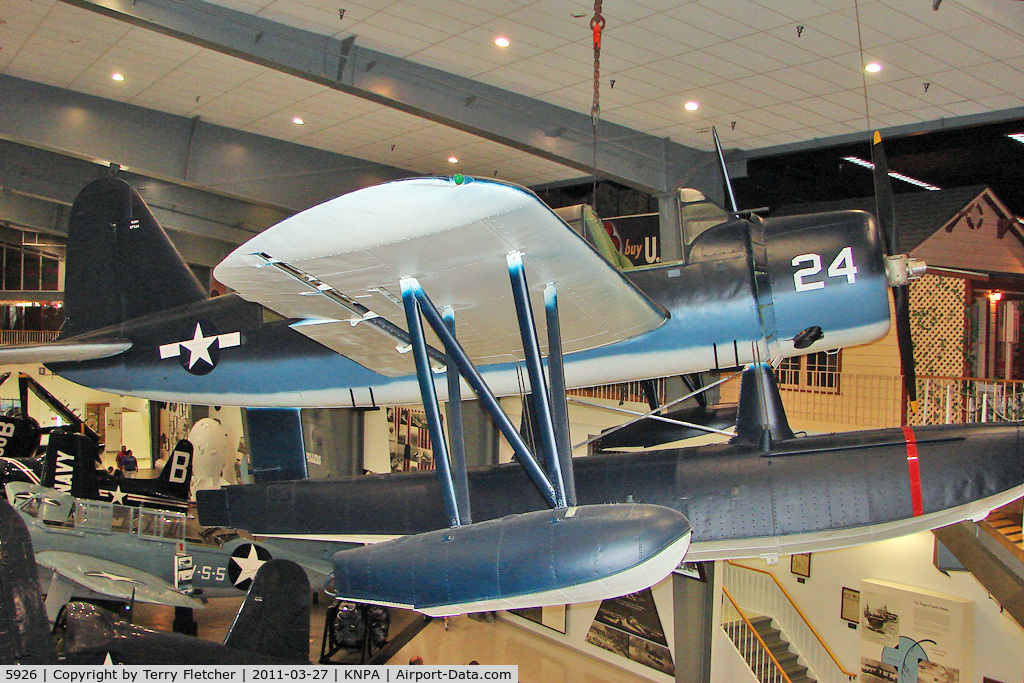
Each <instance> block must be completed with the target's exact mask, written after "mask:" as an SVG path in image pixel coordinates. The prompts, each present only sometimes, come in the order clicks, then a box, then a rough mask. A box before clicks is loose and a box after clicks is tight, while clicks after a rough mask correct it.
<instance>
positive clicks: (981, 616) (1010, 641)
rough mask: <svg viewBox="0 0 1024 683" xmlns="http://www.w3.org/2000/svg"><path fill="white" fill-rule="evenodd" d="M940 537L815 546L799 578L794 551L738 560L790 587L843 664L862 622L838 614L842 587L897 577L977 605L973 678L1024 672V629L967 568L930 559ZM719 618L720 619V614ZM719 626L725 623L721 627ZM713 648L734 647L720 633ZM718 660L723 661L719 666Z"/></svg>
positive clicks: (848, 663)
mask: <svg viewBox="0 0 1024 683" xmlns="http://www.w3.org/2000/svg"><path fill="white" fill-rule="evenodd" d="M934 539H935V537H934V536H933V535H932V534H931V532H924V533H919V534H913V535H910V536H904V537H902V538H897V539H893V540H891V541H883V542H881V543H872V544H868V545H863V546H857V547H854V548H849V549H846V550H833V551H828V552H820V553H813V554H812V556H811V576H810V578H808V579H807V582H806V583H802V584H801V583H799V582H797V577H796V575H794V574H793V573H791V572H790V564H789V557H783V558H781V559H780V561H779V563H778V564H775V565H768V564H767V563H766V562H765V561H763V560H743V561H742V562H740V564H744V565H747V566H751V567H757V568H758V569H767V570H768V571H771V572H772V573H773V574H775V576H776V577H778V579H779V580H780V581H781V582H782V585H783V586H785V587H786V590H787V591H789V593H790V594H791V595H792V596H793V599H794V600H795V601H796V603H797V605H799V607H800V609H801V610H803V611H804V613H805V614H806V615H807V617H808V619H809V620H810V622H811V624H813V625H814V628H815V629H817V630H818V632H819V633H820V634H821V636H822V638H823V639H824V640H825V642H826V643H828V645H829V647H831V648H832V649H833V651H834V652H835V653H836V656H837V658H838V659H839V661H840V662H841V663H842V664H843V666H844V667H845V668H846V669H847V670H850V671H859V659H860V636H861V634H860V628H862V627H860V626H858V627H857V628H856V629H851V628H850V627H849V626H848V623H849V622H846V621H844V620H843V619H841V618H840V613H839V610H840V604H841V599H842V590H843V587H844V586H845V587H847V588H853V589H855V590H858V591H859V590H860V582H861V580H862V579H882V580H885V581H895V582H897V583H902V584H906V585H908V586H914V587H919V588H924V589H927V590H932V591H938V592H940V593H947V594H949V595H954V596H958V597H962V598H966V599H969V600H971V601H972V602H973V604H974V677H973V680H975V681H980V680H982V679H983V677H987V678H991V679H993V680H996V681H1020V680H1022V679H1024V661H1022V658H1021V653H1022V652H1024V629H1022V628H1021V627H1020V626H1019V625H1017V623H1016V622H1014V621H1013V620H1012V619H1011V618H1010V617H1009V616H1008V615H1006V614H1004V613H1001V611H1000V608H999V605H998V604H997V603H996V602H995V601H994V600H992V599H991V598H990V597H989V594H988V592H987V591H986V590H985V589H984V588H983V587H982V586H981V584H980V583H978V581H977V580H976V579H975V578H974V576H973V575H971V574H970V573H968V572H950V573H949V575H946V574H943V573H942V572H940V571H939V570H938V569H936V568H935V567H934V566H933V565H932V552H933V548H934ZM716 623H717V621H716ZM716 630H720V629H716ZM716 647H724V648H731V645H730V644H729V642H728V640H726V639H721V638H719V639H718V640H717V641H716ZM725 654H727V653H722V654H720V656H718V657H715V658H714V660H713V662H712V680H714V681H718V680H733V679H731V678H729V677H728V676H729V672H728V670H727V669H726V668H725V667H726V666H728V665H730V661H729V660H730V659H731V658H728V657H726V656H725ZM716 667H718V668H717V669H716Z"/></svg>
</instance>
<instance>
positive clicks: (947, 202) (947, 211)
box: [771, 185, 991, 253]
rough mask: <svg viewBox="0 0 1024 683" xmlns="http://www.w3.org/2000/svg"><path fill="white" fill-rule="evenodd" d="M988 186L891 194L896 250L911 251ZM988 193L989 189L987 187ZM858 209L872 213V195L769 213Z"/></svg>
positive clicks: (801, 205) (810, 204) (781, 214)
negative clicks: (896, 237) (895, 231)
mask: <svg viewBox="0 0 1024 683" xmlns="http://www.w3.org/2000/svg"><path fill="white" fill-rule="evenodd" d="M985 190H988V187H987V186H985V185H972V186H970V187H953V188H949V189H946V190H934V191H929V192H905V193H903V194H895V195H893V205H894V207H895V209H896V229H897V232H898V237H899V250H900V251H901V252H905V253H910V252H912V251H913V250H914V249H916V248H917V247H919V246H920V245H921V244H922V243H923V242H924V241H925V240H926V239H928V238H929V237H931V236H932V235H934V234H935V233H936V232H937V231H938V230H940V229H941V228H942V227H943V226H944V225H946V223H948V222H949V221H951V220H952V219H953V218H955V217H956V215H957V214H958V213H959V212H960V211H962V210H963V209H965V208H966V207H967V206H969V205H970V204H971V203H973V202H974V200H976V199H977V198H978V197H979V196H980V195H981V194H982V193H983V192H984V191H985ZM989 191H990V192H991V190H989ZM849 209H859V210H861V211H867V212H868V213H870V214H871V215H873V216H874V215H875V198H874V197H858V198H856V199H840V200H836V201H830V202H812V203H809V204H790V205H788V206H783V207H781V208H779V209H777V210H775V211H773V212H772V213H771V215H772V216H792V215H794V214H804V213H819V212H823V211H844V210H849Z"/></svg>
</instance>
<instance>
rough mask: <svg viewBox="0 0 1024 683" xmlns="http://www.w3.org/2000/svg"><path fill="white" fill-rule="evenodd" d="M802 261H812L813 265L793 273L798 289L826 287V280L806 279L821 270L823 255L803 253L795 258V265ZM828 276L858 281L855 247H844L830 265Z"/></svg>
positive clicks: (805, 290)
mask: <svg viewBox="0 0 1024 683" xmlns="http://www.w3.org/2000/svg"><path fill="white" fill-rule="evenodd" d="M801 263H810V264H811V265H809V266H807V267H806V268H801V269H800V270H798V271H796V272H795V273H793V284H794V285H796V291H798V292H808V291H810V290H812V289H822V288H824V286H825V281H824V280H813V281H811V282H807V281H806V280H805V279H804V278H809V277H814V276H815V275H817V274H818V273H820V272H821V257H820V256H818V255H817V254H801V255H800V256H796V257H794V258H793V265H794V266H798V265H800V264H801ZM828 276H829V277H845V278H846V281H847V282H849V283H850V284H851V285H852V284H853V283H855V282H856V281H857V266H855V265H853V247H843V249H842V251H840V252H839V254H838V255H837V256H836V257H835V259H834V260H833V261H832V264H831V265H830V266H829V267H828Z"/></svg>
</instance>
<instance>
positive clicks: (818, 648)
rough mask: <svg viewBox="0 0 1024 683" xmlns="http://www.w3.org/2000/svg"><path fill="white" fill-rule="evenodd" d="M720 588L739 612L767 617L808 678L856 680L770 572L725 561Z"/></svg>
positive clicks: (834, 682)
mask: <svg viewBox="0 0 1024 683" xmlns="http://www.w3.org/2000/svg"><path fill="white" fill-rule="evenodd" d="M723 566H724V568H725V572H724V577H723V585H724V586H725V587H726V588H728V590H729V592H730V594H731V595H732V597H733V599H735V601H736V603H737V604H738V605H739V606H740V607H742V608H743V609H746V610H750V611H752V612H756V613H758V614H763V615H765V616H770V617H771V618H772V620H773V623H774V625H775V626H776V628H778V629H779V630H780V631H782V633H783V635H784V636H785V638H786V640H788V641H789V642H790V643H791V644H792V645H793V648H794V649H795V650H796V652H797V653H798V654H799V656H800V661H801V662H802V663H803V664H804V665H805V666H806V667H807V669H808V671H809V672H810V675H811V676H813V677H814V678H816V679H817V680H818V681H821V682H822V683H848V681H850V680H853V679H854V678H856V677H857V675H856V674H855V673H853V672H852V671H849V670H848V669H846V668H845V667H844V666H843V665H842V664H840V663H839V660H838V659H837V658H836V656H835V654H834V653H833V652H832V649H831V648H830V647H829V646H828V645H826V644H825V641H824V640H822V638H821V636H820V635H819V634H818V632H817V630H816V629H815V628H814V627H813V626H812V625H811V623H810V621H808V620H807V617H806V616H805V615H804V613H803V611H802V610H801V609H800V608H799V607H798V606H797V605H796V603H795V602H794V601H793V598H792V597H791V596H790V595H789V592H788V591H786V589H785V588H783V587H782V584H781V583H779V581H778V579H777V578H775V575H774V574H772V573H771V572H768V571H765V570H763V569H754V568H752V567H746V566H744V565H741V564H736V563H735V562H732V561H731V560H730V561H727V562H726V563H725V564H724V565H723Z"/></svg>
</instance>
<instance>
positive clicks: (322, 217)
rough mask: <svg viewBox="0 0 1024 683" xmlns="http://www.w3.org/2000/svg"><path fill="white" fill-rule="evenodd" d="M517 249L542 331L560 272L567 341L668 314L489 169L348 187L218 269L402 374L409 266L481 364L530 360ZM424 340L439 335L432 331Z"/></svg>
mask: <svg viewBox="0 0 1024 683" xmlns="http://www.w3.org/2000/svg"><path fill="white" fill-rule="evenodd" d="M513 251H519V252H521V253H522V254H523V262H524V265H525V269H526V277H527V280H528V282H529V284H530V289H531V299H532V305H533V308H534V317H535V319H536V320H537V324H538V327H539V328H540V329H539V332H540V337H541V339H542V340H543V339H545V334H544V303H543V302H544V298H543V295H542V292H543V290H544V287H545V285H547V284H548V283H555V284H556V286H557V292H558V305H559V318H560V323H561V336H562V344H563V350H564V352H566V353H569V352H573V351H581V350H584V349H590V348H595V347H599V346H604V345H607V344H612V343H614V342H617V341H621V340H624V339H628V338H630V337H633V336H636V335H638V334H642V333H644V332H647V331H649V330H652V329H654V328H656V327H658V326H659V325H661V324H662V323H663V322H664V321H665V320H666V319H667V316H668V313H667V311H665V309H663V308H662V307H660V306H659V305H658V304H655V303H654V302H652V301H651V300H650V299H648V298H647V296H646V295H645V294H643V292H641V291H640V290H639V289H637V288H636V287H635V286H634V285H633V284H632V283H631V282H629V281H628V280H627V279H626V278H625V277H624V276H623V275H622V274H621V273H620V272H619V271H618V270H617V269H616V268H615V267H613V266H612V265H611V264H609V263H608V261H606V260H605V259H604V258H602V257H601V256H600V255H599V254H598V253H597V252H596V251H595V250H594V249H593V248H592V247H591V246H590V245H589V244H588V243H587V242H586V241H585V240H584V239H583V238H581V237H580V236H579V235H577V234H576V233H575V232H574V231H573V230H572V228H570V227H569V226H568V225H567V224H566V223H565V222H563V221H562V220H561V219H560V218H558V216H556V215H555V214H554V213H553V212H552V211H551V209H549V208H548V207H547V205H545V204H544V203H543V202H542V201H540V199H538V198H537V196H536V195H534V194H533V193H532V192H530V191H529V190H527V189H525V188H522V187H518V186H516V185H511V184H508V183H504V182H499V181H494V180H480V179H472V178H464V179H463V178H461V177H457V178H412V179H408V180H399V181H394V182H389V183H384V184H381V185H376V186H373V187H368V188H366V189H363V190H358V191H356V192H352V193H350V194H347V195H343V196H341V197H338V198H336V199H332V200H331V201H328V202H325V203H324V204H320V205H319V206H315V207H313V208H311V209H308V210H306V211H303V212H302V213H299V214H297V215H295V216H292V217H291V218H288V219H286V220H284V221H282V222H281V223H278V224H277V225H275V226H274V227H272V228H270V229H268V230H266V231H264V232H262V233H260V234H259V235H257V236H256V237H253V238H252V239H250V240H249V241H248V242H246V243H245V244H243V245H242V246H240V247H238V248H237V249H235V250H234V251H233V252H232V253H231V254H229V255H228V256H227V258H225V259H224V260H223V261H222V262H221V263H220V265H218V266H217V268H216V269H215V271H214V275H215V276H216V278H217V279H218V280H219V281H220V282H222V283H224V284H226V285H227V286H229V287H231V288H233V289H234V290H235V291H236V292H238V294H239V295H240V296H241V297H242V298H244V299H247V300H249V301H254V302H257V303H260V304H262V305H263V306H266V307H267V308H270V309H272V310H273V311H275V312H277V313H279V314H281V315H283V316H285V317H286V318H296V319H298V320H299V322H297V323H295V324H293V328H294V329H295V330H297V331H299V332H301V333H303V334H305V335H307V336H309V337H310V338H312V339H315V340H316V341H318V342H320V343H321V344H324V345H325V346H327V347H328V348H331V349H334V350H336V351H338V352H339V353H343V354H344V355H346V356H348V357H350V358H352V359H353V360H355V361H356V362H359V363H361V364H363V365H365V366H366V367H368V368H371V369H373V370H375V371H377V372H380V373H381V374H384V375H389V376H400V375H405V374H409V373H411V372H412V371H413V360H412V358H411V354H399V353H398V352H397V351H396V347H399V346H404V345H405V344H404V343H403V341H402V340H401V338H400V335H398V336H396V335H395V334H394V330H395V329H396V328H400V331H404V330H405V328H406V320H405V312H404V308H403V307H402V302H401V297H402V293H401V286H400V284H399V282H400V280H401V278H403V277H415V278H416V279H417V280H419V282H420V284H421V285H422V287H423V289H424V291H425V292H426V293H427V294H428V295H429V296H430V297H431V299H432V300H433V302H434V303H435V304H436V305H437V307H438V308H439V309H440V308H443V307H446V306H451V307H452V309H453V311H454V314H455V321H456V329H457V335H458V338H459V341H460V342H461V343H462V344H463V346H464V347H465V349H466V352H467V353H468V355H469V356H470V358H471V359H472V360H473V361H474V362H475V363H476V364H478V365H483V364H489V363H497V362H508V361H514V360H521V359H522V352H521V341H520V337H519V331H518V322H517V318H516V313H515V307H514V303H513V300H512V294H511V289H510V286H509V276H508V265H507V263H506V254H508V253H509V252H513ZM389 330H390V331H389ZM382 334H383V335H385V336H382ZM388 337H389V338H388ZM427 342H428V343H429V344H432V345H437V344H438V342H437V339H436V337H434V336H433V334H432V333H430V332H429V330H428V335H427ZM545 351H546V349H545Z"/></svg>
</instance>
